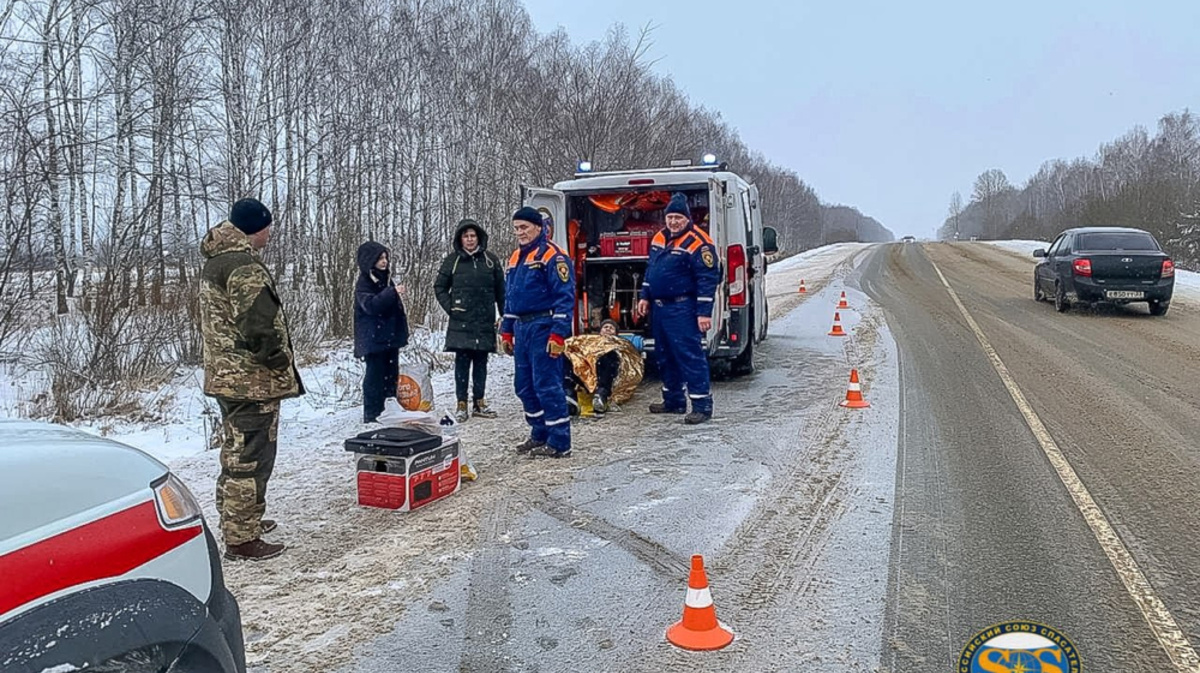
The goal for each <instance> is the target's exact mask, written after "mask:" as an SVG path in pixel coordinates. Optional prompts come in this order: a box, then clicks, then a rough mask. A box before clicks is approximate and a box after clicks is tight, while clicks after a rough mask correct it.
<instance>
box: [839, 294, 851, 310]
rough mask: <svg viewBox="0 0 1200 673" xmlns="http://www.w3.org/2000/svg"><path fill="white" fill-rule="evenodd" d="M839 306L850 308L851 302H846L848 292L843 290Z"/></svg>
mask: <svg viewBox="0 0 1200 673" xmlns="http://www.w3.org/2000/svg"><path fill="white" fill-rule="evenodd" d="M837 307H838V308H850V304H848V303H846V292H845V290H843V291H842V300H841V301H839V302H838V305H837Z"/></svg>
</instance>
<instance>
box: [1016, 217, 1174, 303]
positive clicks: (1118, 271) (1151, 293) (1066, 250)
mask: <svg viewBox="0 0 1200 673" xmlns="http://www.w3.org/2000/svg"><path fill="white" fill-rule="evenodd" d="M1033 256H1034V257H1038V258H1041V259H1042V261H1041V262H1039V263H1038V265H1037V267H1036V268H1035V269H1034V272H1033V298H1034V299H1036V300H1037V301H1053V302H1054V308H1055V309H1057V310H1058V311H1059V312H1060V313H1061V312H1063V311H1066V310H1067V309H1069V308H1071V303H1072V302H1101V301H1103V302H1110V303H1115V304H1128V303H1130V302H1142V301H1144V302H1147V303H1148V304H1149V305H1150V314H1151V315H1166V313H1167V309H1168V308H1170V306H1171V295H1172V293H1173V292H1174V291H1175V263H1174V262H1173V261H1171V258H1170V257H1168V256H1167V253H1165V252H1163V250H1162V246H1160V245H1159V244H1158V241H1156V240H1154V237H1153V236H1151V235H1150V234H1149V233H1148V232H1145V231H1142V230H1141V229H1128V228H1125V227H1082V228H1079V229H1068V230H1066V231H1064V232H1063V233H1061V234H1059V235H1058V238H1056V239H1054V243H1052V244H1051V245H1050V248H1049V249H1048V250H1045V249H1038V250H1034V251H1033Z"/></svg>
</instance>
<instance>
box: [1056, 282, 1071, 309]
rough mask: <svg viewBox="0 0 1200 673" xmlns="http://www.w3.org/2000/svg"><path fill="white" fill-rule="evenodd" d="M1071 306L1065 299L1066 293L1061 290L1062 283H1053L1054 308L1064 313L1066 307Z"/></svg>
mask: <svg viewBox="0 0 1200 673" xmlns="http://www.w3.org/2000/svg"><path fill="white" fill-rule="evenodd" d="M1069 308H1071V302H1069V301H1067V293H1066V291H1064V290H1063V287H1062V284H1060V283H1055V284H1054V310H1055V311H1058V312H1059V313H1066V312H1067V309H1069Z"/></svg>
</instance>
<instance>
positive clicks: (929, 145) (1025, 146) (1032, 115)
mask: <svg viewBox="0 0 1200 673" xmlns="http://www.w3.org/2000/svg"><path fill="white" fill-rule="evenodd" d="M525 6H526V7H527V8H528V11H529V13H530V15H531V16H532V18H533V20H534V23H535V25H537V27H538V28H539V30H541V31H543V32H548V31H550V30H553V29H554V28H556V27H558V26H563V27H564V28H566V30H567V32H568V34H569V35H570V36H571V37H572V39H573V41H575V42H577V43H584V42H590V41H592V40H598V39H601V38H602V37H603V36H604V33H605V31H606V30H607V29H608V27H609V26H610V25H612V24H614V23H623V24H625V25H626V26H627V27H628V28H629V29H630V31H631V32H636V30H637V29H638V28H639V27H640V26H642V25H645V24H647V23H652V24H654V25H655V26H657V29H656V31H655V32H654V36H653V39H654V48H653V50H652V52H651V56H652V57H654V58H657V59H659V61H658V63H657V65H656V66H655V67H656V68H657V69H658V71H659V72H661V73H664V74H668V75H670V76H671V77H672V78H673V79H674V80H675V83H676V84H677V85H679V86H680V87H681V88H682V89H683V90H684V91H686V92H687V94H688V95H689V96H690V97H691V98H692V100H693V101H695V102H698V103H701V104H703V105H705V106H707V107H709V108H712V109H715V110H718V111H720V112H721V114H722V115H723V117H724V118H725V119H726V120H727V121H728V122H730V123H731V124H732V125H733V126H734V127H736V128H737V129H738V131H739V132H740V134H741V137H742V140H743V141H745V142H746V144H747V145H749V146H750V147H751V148H752V149H755V150H759V151H761V152H763V153H764V154H765V155H766V156H767V157H768V158H769V159H771V160H772V161H774V162H776V163H778V164H781V165H784V166H787V167H789V168H792V169H794V170H795V171H796V172H797V173H799V175H800V177H801V178H803V179H804V180H805V181H807V182H808V183H809V184H811V185H812V186H813V188H815V189H816V190H817V193H818V194H819V195H820V196H821V199H822V200H823V201H825V202H826V203H844V204H848V205H852V206H856V207H857V208H859V210H861V211H862V212H863V213H865V214H867V215H870V216H872V217H874V218H876V219H877V220H879V221H880V222H881V223H882V224H883V225H884V226H886V227H888V228H889V229H891V230H892V231H893V232H894V233H895V234H896V235H897V236H900V235H904V234H914V235H917V236H932V235H933V233H934V230H935V228H936V227H937V226H938V225H940V224H941V222H942V220H943V219H944V218H945V216H946V211H947V207H948V204H949V201H950V195H951V193H953V192H954V191H955V190H958V191H960V192H962V195H963V198H964V200H969V199H970V193H971V185H972V182H973V181H974V178H975V176H976V175H978V174H979V173H980V172H982V171H984V170H987V169H989V168H999V169H1001V170H1003V171H1004V172H1005V173H1006V174H1007V175H1008V178H1009V180H1010V181H1012V182H1013V183H1014V184H1017V185H1018V186H1019V185H1020V184H1022V183H1023V182H1024V181H1025V179H1026V178H1028V177H1029V176H1030V175H1032V174H1033V173H1034V172H1036V171H1037V169H1038V167H1039V166H1040V165H1041V164H1042V162H1043V161H1046V160H1048V159H1054V158H1059V157H1062V158H1068V159H1069V158H1074V157H1078V156H1088V157H1091V156H1092V155H1093V154H1094V153H1095V151H1096V150H1097V149H1098V148H1099V146H1100V144H1101V143H1104V142H1108V141H1110V140H1113V139H1114V138H1116V137H1117V136H1119V135H1122V134H1124V133H1125V132H1126V131H1128V130H1130V129H1131V128H1133V126H1135V125H1138V124H1140V125H1143V126H1146V127H1147V128H1149V129H1150V130H1151V132H1153V131H1154V130H1155V128H1156V124H1157V121H1158V119H1159V117H1161V116H1162V115H1163V114H1166V113H1168V112H1172V111H1180V110H1182V109H1184V108H1187V107H1192V108H1196V107H1200V0H1177V1H1173V2H1165V1H1161V0H1144V1H1143V2H1134V1H1133V0H1124V1H1115V0H1089V1H1087V2H1083V1H1076V0H1069V1H1067V0H1042V1H1041V2H1032V1H1026V0H1006V1H1005V2H991V3H986V4H985V3H979V2H965V1H963V0H957V1H955V2H942V1H939V2H922V1H921V0H909V1H907V2H897V1H895V0H891V1H883V2H880V1H875V0H869V1H868V0H847V1H846V2H837V1H835V0H822V1H820V2H814V1H811V0H795V1H794V2H790V3H783V2H758V1H755V0H740V1H739V2H732V3H730V2H716V1H712V0H690V1H685V0H604V1H602V2H585V1H568V0H525ZM735 170H736V168H735Z"/></svg>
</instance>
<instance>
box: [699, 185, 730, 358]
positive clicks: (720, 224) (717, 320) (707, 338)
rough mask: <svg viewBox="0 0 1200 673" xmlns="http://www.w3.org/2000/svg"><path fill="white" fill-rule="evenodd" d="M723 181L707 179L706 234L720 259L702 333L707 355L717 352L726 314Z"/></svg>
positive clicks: (726, 237) (726, 236) (726, 226)
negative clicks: (708, 325)
mask: <svg viewBox="0 0 1200 673" xmlns="http://www.w3.org/2000/svg"><path fill="white" fill-rule="evenodd" d="M725 193H726V189H725V183H724V182H723V181H721V180H719V179H717V178H715V177H714V178H709V179H708V235H709V236H711V237H712V240H713V244H715V245H716V246H717V257H718V258H720V260H721V282H720V284H719V285H717V292H716V296H715V297H713V312H712V327H711V328H709V330H708V332H707V333H706V334H705V335H704V343H705V344H706V346H707V350H708V353H709V355H712V354H713V353H716V352H717V346H718V345H719V344H718V342H719V341H720V339H719V337H720V334H721V327H722V326H723V325H724V324H725V316H726V315H727V314H728V307H727V304H728V301H729V300H728V297H727V296H726V294H727V292H728V284H727V283H726V273H727V272H728V269H729V261H728V260H727V259H726V256H727V252H726V251H727V250H728V246H729V233H728V232H729V217H728V212H727V209H728V207H729V201H728V199H727V198H726V196H725Z"/></svg>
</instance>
